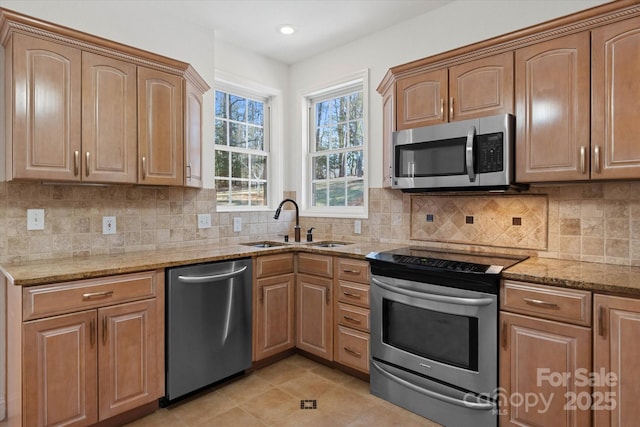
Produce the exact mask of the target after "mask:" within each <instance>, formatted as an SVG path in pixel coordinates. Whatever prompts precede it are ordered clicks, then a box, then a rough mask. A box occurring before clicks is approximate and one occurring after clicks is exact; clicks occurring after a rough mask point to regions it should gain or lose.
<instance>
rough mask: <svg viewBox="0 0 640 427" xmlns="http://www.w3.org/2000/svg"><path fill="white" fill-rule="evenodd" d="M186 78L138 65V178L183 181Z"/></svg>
mask: <svg viewBox="0 0 640 427" xmlns="http://www.w3.org/2000/svg"><path fill="white" fill-rule="evenodd" d="M182 85H183V81H182V79H181V78H180V77H177V76H174V75H171V74H168V73H164V72H162V71H156V70H150V69H147V68H144V67H138V154H139V157H140V159H139V164H138V165H139V169H138V182H139V183H140V184H153V185H182V183H183V182H182V181H183V176H184V169H183V166H184V134H183V130H182V129H183V109H182V97H183V93H182V92H183V87H182Z"/></svg>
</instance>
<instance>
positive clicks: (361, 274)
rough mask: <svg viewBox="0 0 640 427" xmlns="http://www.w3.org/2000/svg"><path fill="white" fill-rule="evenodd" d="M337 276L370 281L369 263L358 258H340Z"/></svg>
mask: <svg viewBox="0 0 640 427" xmlns="http://www.w3.org/2000/svg"><path fill="white" fill-rule="evenodd" d="M337 265H338V268H337V270H338V272H337V275H336V276H337V277H338V279H341V280H348V281H350V282H359V283H367V284H368V283H369V263H368V262H366V261H359V260H357V259H349V258H338V263H337Z"/></svg>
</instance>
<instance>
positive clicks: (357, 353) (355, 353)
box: [343, 347, 362, 357]
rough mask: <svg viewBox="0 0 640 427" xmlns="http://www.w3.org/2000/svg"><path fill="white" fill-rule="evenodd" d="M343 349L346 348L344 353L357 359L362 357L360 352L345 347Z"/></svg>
mask: <svg viewBox="0 0 640 427" xmlns="http://www.w3.org/2000/svg"><path fill="white" fill-rule="evenodd" d="M343 348H344V351H346V352H347V353H351V354H353V355H354V356H356V357H360V356H362V353H360V352H358V351H355V350H351V349H350V348H349V347H343Z"/></svg>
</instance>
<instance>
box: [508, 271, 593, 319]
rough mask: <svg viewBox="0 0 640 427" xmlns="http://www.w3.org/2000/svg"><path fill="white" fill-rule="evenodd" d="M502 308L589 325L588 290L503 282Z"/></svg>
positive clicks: (589, 300) (589, 298)
mask: <svg viewBox="0 0 640 427" xmlns="http://www.w3.org/2000/svg"><path fill="white" fill-rule="evenodd" d="M500 306H501V308H502V310H506V311H512V312H514V313H521V314H529V315H533V316H537V317H542V318H544V319H550V320H559V321H562V322H568V323H575V324H577V325H584V326H590V325H591V292H587V291H579V290H575V289H565V288H558V287H554V286H544V285H537V284H533V283H525V282H514V281H504V282H503V284H502V289H501V299H500Z"/></svg>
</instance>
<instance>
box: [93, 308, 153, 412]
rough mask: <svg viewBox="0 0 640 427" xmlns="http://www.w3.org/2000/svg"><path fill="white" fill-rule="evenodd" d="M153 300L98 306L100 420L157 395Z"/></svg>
mask: <svg viewBox="0 0 640 427" xmlns="http://www.w3.org/2000/svg"><path fill="white" fill-rule="evenodd" d="M156 321H157V319H156V300H155V299H150V300H145V301H139V302H133V303H128V304H120V305H114V306H111V307H107V308H101V309H99V310H98V326H99V328H98V332H99V333H98V338H99V340H100V346H99V352H98V359H99V361H100V364H99V377H100V388H99V391H100V393H99V396H100V420H101V421H102V420H104V419H106V418H109V417H112V416H114V415H117V414H120V413H122V412H125V411H128V410H130V409H133V408H136V407H138V406H141V405H144V404H146V403H149V402H151V401H153V400H155V399H157V398H158V397H159V396H158V392H157V390H158V385H157V377H156V374H155V373H156V366H157V365H156V353H157V346H156V343H157V341H156Z"/></svg>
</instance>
